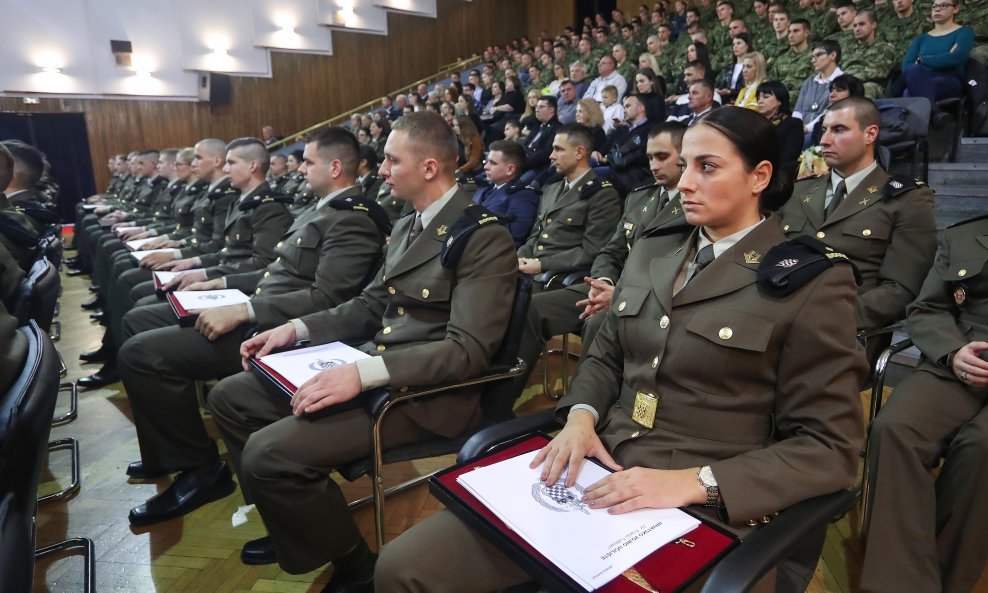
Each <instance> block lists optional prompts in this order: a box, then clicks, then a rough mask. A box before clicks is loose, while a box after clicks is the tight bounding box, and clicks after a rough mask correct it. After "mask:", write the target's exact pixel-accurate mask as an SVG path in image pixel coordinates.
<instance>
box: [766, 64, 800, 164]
mask: <svg viewBox="0 0 988 593" xmlns="http://www.w3.org/2000/svg"><path fill="white" fill-rule="evenodd" d="M755 109H756V110H757V111H758V112H759V113H761V114H762V115H764V116H765V117H766V118H768V121H769V122H771V123H772V130H773V131H775V136H776V138H777V139H778V141H779V166H780V167H781V168H782V171H783V172H785V173H786V174H787V175H789V176H790V177H791V178H792V179H795V176H796V168H797V167H798V166H799V162H798V161H799V153H800V151H801V150H802V148H803V121H802V120H801V119H799V118H797V117H793V115H792V109H791V108H790V107H789V90H788V89H787V88H786V87H785V85H784V84H782V83H781V82H780V81H778V80H769V81H766V82H763V83H761V84H760V85H758V101H757V102H756V104H755Z"/></svg>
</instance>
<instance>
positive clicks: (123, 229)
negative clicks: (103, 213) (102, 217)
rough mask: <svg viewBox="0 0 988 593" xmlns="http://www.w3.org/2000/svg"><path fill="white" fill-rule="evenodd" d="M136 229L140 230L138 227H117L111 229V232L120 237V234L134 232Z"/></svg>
mask: <svg viewBox="0 0 988 593" xmlns="http://www.w3.org/2000/svg"><path fill="white" fill-rule="evenodd" d="M138 228H140V227H136V226H118V227H117V228H115V229H113V232H114V233H116V234H118V235H122V234H124V233H126V232H127V231H133V230H136V229H138Z"/></svg>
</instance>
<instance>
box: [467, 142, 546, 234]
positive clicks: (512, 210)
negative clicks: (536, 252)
mask: <svg viewBox="0 0 988 593" xmlns="http://www.w3.org/2000/svg"><path fill="white" fill-rule="evenodd" d="M524 163H525V149H524V148H522V147H521V145H520V144H518V143H517V142H513V141H511V140H498V141H496V142H494V143H492V144H491V146H490V152H489V153H488V155H487V162H486V163H485V164H484V172H485V173H486V174H487V180H488V181H489V182H490V183H491V185H489V186H487V187H485V188H484V189H482V190H479V191H477V192H476V193H474V194H473V201H474V203H475V204H480V205H481V206H483V207H484V208H487V209H488V210H490V211H491V212H493V213H494V214H497V215H498V216H499V217H501V218H503V219H504V220H506V221H508V222H507V225H508V230H509V231H511V238H512V239H514V241H515V246H516V247H517V246H520V245H521V244H522V243H524V242H525V239H526V238H528V234H529V233H530V232H531V230H532V224H534V223H535V214H536V213H537V212H538V210H539V195H538V194H537V193H535V191H534V190H533V189H532V188H530V187H528V186H526V185H525V184H524V183H522V182H521V181H519V180H518V176H519V175H520V174H521V171H522V169H523V167H524Z"/></svg>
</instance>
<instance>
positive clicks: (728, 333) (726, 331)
mask: <svg viewBox="0 0 988 593" xmlns="http://www.w3.org/2000/svg"><path fill="white" fill-rule="evenodd" d="M718 335H719V336H720V339H721V340H730V339H731V337H732V336H734V330H732V329H731V328H729V327H722V328H720V333H719V334H718Z"/></svg>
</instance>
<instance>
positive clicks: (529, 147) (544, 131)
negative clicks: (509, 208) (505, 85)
mask: <svg viewBox="0 0 988 593" xmlns="http://www.w3.org/2000/svg"><path fill="white" fill-rule="evenodd" d="M556 105H557V101H556V98H555V97H553V96H552V95H545V96H543V97H539V101H538V103H536V104H535V118H536V119H538V120H539V127H538V128H536V129H535V130H533V131H532V133H531V134H530V135H529V137H528V140H527V141H526V142H525V174H524V175H522V181H523V182H525V183H529V182H531V181H533V180H534V179H536V178H539V177H540V176H542V174H543V173H545V171H546V170H547V169H549V155H550V154H552V139H553V138H554V137H555V136H556V131H557V130H558V129H559V119H558V118H556Z"/></svg>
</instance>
